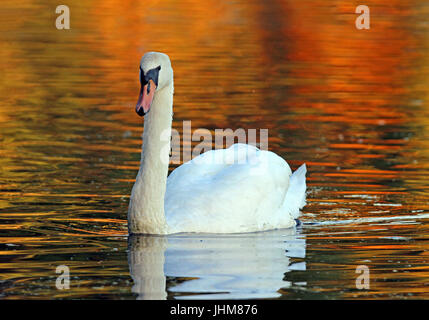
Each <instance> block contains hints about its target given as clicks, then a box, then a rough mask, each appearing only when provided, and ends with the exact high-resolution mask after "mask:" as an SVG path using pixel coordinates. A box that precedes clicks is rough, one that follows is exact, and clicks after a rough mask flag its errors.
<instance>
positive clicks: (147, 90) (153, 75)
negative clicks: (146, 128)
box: [136, 66, 161, 116]
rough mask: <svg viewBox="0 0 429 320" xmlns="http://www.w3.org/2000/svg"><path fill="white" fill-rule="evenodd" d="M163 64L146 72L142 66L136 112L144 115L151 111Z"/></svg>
mask: <svg viewBox="0 0 429 320" xmlns="http://www.w3.org/2000/svg"><path fill="white" fill-rule="evenodd" d="M159 70H161V66H158V67H156V68H153V69H150V70H149V71H148V72H146V74H145V73H144V72H143V69H142V67H140V85H141V88H140V95H139V100H138V101H137V104H136V112H137V114H138V115H139V116H144V115H145V114H146V113H148V112H149V110H150V107H151V105H152V101H153V96H154V95H155V90H156V88H157V87H158V77H159Z"/></svg>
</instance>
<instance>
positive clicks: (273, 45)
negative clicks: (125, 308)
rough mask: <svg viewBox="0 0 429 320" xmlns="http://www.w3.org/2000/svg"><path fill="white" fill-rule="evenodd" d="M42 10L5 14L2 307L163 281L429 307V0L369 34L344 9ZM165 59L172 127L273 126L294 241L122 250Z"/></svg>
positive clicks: (8, 8)
mask: <svg viewBox="0 0 429 320" xmlns="http://www.w3.org/2000/svg"><path fill="white" fill-rule="evenodd" d="M45 3H46V4H43V5H42V4H40V2H39V1H35V0H14V1H9V0H7V1H2V4H1V8H0V42H1V50H0V68H1V71H2V72H1V77H0V79H1V80H0V297H1V298H3V299H19V298H28V299H42V298H43V299H46V298H66V299H67V298H114V299H134V298H137V297H139V298H144V297H146V296H148V295H147V294H149V296H150V293H151V292H142V291H144V290H145V289H144V288H141V287H137V286H134V289H133V288H132V287H133V285H135V284H136V281H137V282H138V281H139V280H138V279H139V277H140V276H142V274H143V273H144V277H149V278H151V277H152V276H153V277H155V274H156V273H157V272H160V274H161V275H162V277H164V276H165V277H166V283H165V285H163V284H162V282H161V283H160V286H161V289H160V288H158V289H153V291H156V292H158V291H164V290H165V291H166V295H167V297H168V298H178V297H181V298H187V297H193V298H196V297H199V295H202V297H206V296H205V295H206V294H215V296H212V297H226V298H234V297H235V298H236V297H239V298H248V297H259V298H285V299H289V298H313V299H324V298H329V299H331V298H337V299H349V298H354V297H357V298H360V299H367V298H428V297H429V285H428V283H429V243H428V239H429V233H428V232H429V220H428V218H429V184H428V180H429V108H428V103H429V99H428V88H429V82H428V78H429V61H428V59H429V58H428V57H429V36H428V34H429V23H428V21H429V5H428V4H423V2H421V1H398V0H389V1H383V0H378V1H375V2H373V4H372V5H371V4H370V5H369V6H370V9H371V29H370V30H357V29H356V28H355V18H356V16H357V15H356V14H355V13H354V10H355V7H354V6H353V4H352V3H351V2H350V1H340V0H337V1H331V2H326V1H321V0H304V1H279V0H278V1H274V0H273V1H270V2H269V4H267V3H265V2H262V1H256V0H252V1H245V0H238V1H233V2H232V1H226V0H216V1H213V0H208V1H197V0H185V1H180V2H179V1H140V2H138V3H137V1H131V0H129V1H124V0H103V1H96V0H93V1H85V2H81V1H77V0H70V1H68V2H67V5H68V6H69V7H70V10H71V29H70V30H57V29H56V28H55V19H56V16H57V15H56V14H55V8H56V6H57V5H58V3H57V2H55V1H45ZM153 50H154V51H162V52H165V53H167V54H169V56H170V57H171V60H172V63H173V67H174V71H175V98H174V122H173V126H174V128H176V129H177V130H179V131H180V132H181V128H182V122H183V121H184V120H191V121H192V128H194V129H196V128H207V129H209V130H211V131H212V132H214V130H215V129H216V128H232V129H237V128H244V129H262V128H265V129H268V130H269V149H270V150H272V151H274V152H276V153H278V154H279V155H281V156H282V157H284V158H285V159H287V160H288V162H289V163H290V165H291V167H292V168H293V169H296V168H297V167H298V166H299V165H300V164H302V163H304V162H305V163H306V164H307V167H308V205H307V206H306V207H305V210H304V212H303V216H302V221H303V226H302V227H301V228H298V230H297V231H296V233H295V232H291V231H290V230H280V231H273V232H268V233H264V234H252V235H236V236H219V237H215V236H207V235H205V236H204V235H196V236H195V235H194V236H172V237H169V238H156V237H155V238H154V237H147V238H144V237H143V238H142V239H139V240H138V241H135V240H132V239H130V240H128V239H127V229H126V212H127V205H128V197H129V194H130V191H131V187H132V184H133V181H134V178H135V176H136V173H137V170H138V166H139V160H140V148H141V138H140V137H141V132H142V119H141V118H140V117H138V116H137V115H136V114H135V111H134V105H135V102H136V100H137V94H138V91H139V84H138V62H139V59H140V57H141V55H142V54H143V53H144V52H146V51H153ZM185 138H187V139H185V140H186V141H185V144H186V143H189V137H185ZM152 251H153V252H154V256H153V257H155V258H153V259H152V260H151V259H146V260H145V259H143V260H142V261H140V265H139V264H137V265H136V264H134V263H135V260H134V258H133V257H134V256H133V254H134V253H138V252H142V254H143V256H144V255H145V253H148V252H152ZM58 265H67V266H68V267H69V268H70V275H71V287H70V289H69V290H57V289H56V287H55V280H56V277H57V276H58V275H57V274H56V273H55V269H56V267H57V266H58ZM359 265H366V266H368V268H369V270H370V289H368V290H366V289H364V290H358V289H357V288H356V286H355V280H356V277H357V276H358V274H356V273H355V270H356V267H357V266H359ZM145 266H146V267H147V269H148V270H149V271H148V270H146V271H144V270H143V271H142V270H141V269H139V268H143V269H144V267H145ZM243 266H244V267H243ZM130 269H131V272H130ZM144 277H143V278H144ZM162 277H161V278H162ZM133 279H134V280H133ZM136 279H137V280H136ZM157 279H158V278H157ZM158 280H159V279H158ZM161 280H162V279H161ZM157 290H158V291H157ZM149 291H150V290H149ZM158 293H159V292H158Z"/></svg>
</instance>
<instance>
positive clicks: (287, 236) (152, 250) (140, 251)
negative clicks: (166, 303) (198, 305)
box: [128, 229, 305, 299]
mask: <svg viewBox="0 0 429 320" xmlns="http://www.w3.org/2000/svg"><path fill="white" fill-rule="evenodd" d="M296 233H297V231H296V230H295V229H282V230H274V231H269V232H259V233H247V234H228V235H210V234H199V235H196V234H192V235H186V234H177V235H172V236H143V235H132V236H130V237H129V239H128V244H129V248H128V249H129V250H128V263H129V266H130V273H131V277H132V278H133V280H134V286H133V288H132V291H133V292H134V293H138V294H139V297H138V298H139V299H166V297H167V293H166V285H167V282H166V277H180V278H185V279H186V278H188V279H189V280H185V281H183V282H180V283H179V284H177V285H174V286H172V287H169V289H168V290H169V291H170V292H174V293H181V295H180V297H178V296H176V297H175V298H187V297H191V298H192V299H196V298H203V299H206V298H207V299H247V298H275V297H278V296H280V293H278V292H277V291H278V290H279V289H281V288H288V287H290V285H291V283H290V282H289V281H284V280H283V279H284V277H285V273H286V272H289V271H291V270H303V269H305V262H298V263H294V264H293V263H292V264H291V261H290V259H289V258H295V257H296V258H304V257H305V239H304V238H303V236H302V235H299V234H296ZM190 278H192V279H190ZM186 293H189V294H192V295H187V296H186Z"/></svg>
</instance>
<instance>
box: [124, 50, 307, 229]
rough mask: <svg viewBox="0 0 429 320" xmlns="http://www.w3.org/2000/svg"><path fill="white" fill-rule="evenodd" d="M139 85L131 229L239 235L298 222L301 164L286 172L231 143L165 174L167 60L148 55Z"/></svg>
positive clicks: (280, 164) (169, 98) (272, 158)
mask: <svg viewBox="0 0 429 320" xmlns="http://www.w3.org/2000/svg"><path fill="white" fill-rule="evenodd" d="M140 82H141V89H140V95H139V99H138V102H137V105H136V112H137V114H139V115H140V116H143V115H145V118H144V132H143V147H142V155H141V163H140V169H139V172H138V174H137V177H136V181H135V184H134V186H133V189H132V192H131V197H130V203H129V208H128V230H129V233H130V234H132V233H134V234H136V233H146V234H172V233H180V232H204V233H241V232H254V231H263V230H270V229H278V228H289V227H293V226H295V225H296V222H295V219H296V218H298V216H299V214H300V211H299V210H300V209H301V208H302V207H303V206H304V205H305V191H306V183H305V174H306V167H305V164H303V165H302V166H301V167H300V168H299V169H298V170H297V171H295V172H294V174H292V172H291V169H290V167H289V165H288V164H287V162H286V161H285V160H283V159H282V158H281V157H279V156H277V155H276V154H275V153H273V152H270V151H263V150H259V149H258V148H256V147H254V146H251V145H246V144H234V145H232V146H231V147H229V148H228V149H222V150H211V151H208V152H205V153H203V154H201V155H199V156H198V157H195V158H194V159H192V160H190V161H188V162H186V163H184V164H183V165H181V166H180V167H178V168H176V169H175V170H174V171H173V172H172V173H171V174H170V176H169V177H168V179H167V174H168V164H169V152H170V136H171V125H172V116H173V91H174V86H173V69H172V67H171V62H170V59H169V57H168V56H167V55H166V54H163V53H158V52H148V53H146V54H145V55H144V56H143V58H142V59H141V61H140ZM149 111H150V112H149ZM237 160H238V161H237Z"/></svg>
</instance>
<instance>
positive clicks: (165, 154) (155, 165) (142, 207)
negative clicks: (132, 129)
mask: <svg viewBox="0 0 429 320" xmlns="http://www.w3.org/2000/svg"><path fill="white" fill-rule="evenodd" d="M172 116H173V83H172V82H171V85H169V86H167V87H164V88H163V89H161V90H159V91H157V92H156V94H155V96H154V98H153V102H152V106H151V108H150V111H149V113H148V114H147V115H145V119H144V132H143V148H142V155H141V163H140V170H139V173H138V174H137V178H136V182H135V184H134V187H133V190H132V192H131V198H130V206H129V208H128V229H129V232H130V233H151V234H165V233H167V232H168V231H167V223H166V220H165V213H164V196H165V190H166V184H167V175H168V163H169V153H170V137H171V123H172Z"/></svg>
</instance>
